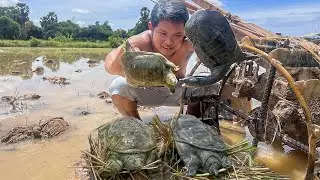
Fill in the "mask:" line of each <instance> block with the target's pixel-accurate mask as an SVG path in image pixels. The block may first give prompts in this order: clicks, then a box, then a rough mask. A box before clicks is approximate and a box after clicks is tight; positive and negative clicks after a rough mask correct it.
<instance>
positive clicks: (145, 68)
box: [120, 41, 179, 89]
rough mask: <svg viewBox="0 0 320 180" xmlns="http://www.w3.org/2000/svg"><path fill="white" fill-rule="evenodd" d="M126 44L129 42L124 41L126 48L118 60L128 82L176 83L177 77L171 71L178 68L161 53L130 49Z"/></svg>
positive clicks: (169, 84) (147, 84)
mask: <svg viewBox="0 0 320 180" xmlns="http://www.w3.org/2000/svg"><path fill="white" fill-rule="evenodd" d="M128 46H130V44H129V43H128V41H126V43H125V47H126V48H125V49H126V50H125V52H124V53H123V54H122V57H121V60H120V64H121V66H122V70H123V72H124V74H125V76H126V79H127V82H128V84H130V85H132V86H135V87H138V86H141V87H147V86H171V87H173V86H175V85H176V83H177V79H176V77H175V75H174V73H173V72H174V71H177V70H179V67H178V66H176V65H174V64H173V63H172V62H170V61H169V60H167V59H166V58H165V57H164V56H163V55H162V54H159V53H153V52H146V51H132V50H131V49H130V48H128ZM169 89H170V88H169Z"/></svg>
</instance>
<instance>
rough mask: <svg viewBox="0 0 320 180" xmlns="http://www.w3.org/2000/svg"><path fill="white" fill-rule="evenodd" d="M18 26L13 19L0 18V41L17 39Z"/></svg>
mask: <svg viewBox="0 0 320 180" xmlns="http://www.w3.org/2000/svg"><path fill="white" fill-rule="evenodd" d="M20 29H21V27H20V24H18V23H17V22H15V21H14V20H13V19H11V18H9V17H6V16H0V38H1V39H17V38H18V37H19V35H20Z"/></svg>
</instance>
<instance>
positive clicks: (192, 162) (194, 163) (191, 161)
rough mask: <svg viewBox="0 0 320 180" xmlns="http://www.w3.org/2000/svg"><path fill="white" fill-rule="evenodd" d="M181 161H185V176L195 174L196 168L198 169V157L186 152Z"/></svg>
mask: <svg viewBox="0 0 320 180" xmlns="http://www.w3.org/2000/svg"><path fill="white" fill-rule="evenodd" d="M183 161H184V163H185V168H186V169H187V176H191V177H192V176H194V175H196V174H197V170H198V169H199V164H198V162H199V161H200V160H199V158H198V157H197V156H196V155H194V154H188V156H187V157H186V158H184V159H183Z"/></svg>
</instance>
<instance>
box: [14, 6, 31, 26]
mask: <svg viewBox="0 0 320 180" xmlns="http://www.w3.org/2000/svg"><path fill="white" fill-rule="evenodd" d="M16 9H18V10H19V21H18V22H19V24H20V25H21V26H24V24H25V23H26V22H27V21H29V12H30V11H29V6H28V5H27V4H25V3H18V4H17V5H16Z"/></svg>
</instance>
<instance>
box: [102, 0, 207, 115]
mask: <svg viewBox="0 0 320 180" xmlns="http://www.w3.org/2000/svg"><path fill="white" fill-rule="evenodd" d="M188 19H189V14H188V11H187V8H186V6H185V4H184V2H183V1H180V0H159V1H158V3H157V4H156V5H155V6H154V8H153V10H152V12H151V22H149V24H148V27H149V30H147V31H144V32H142V33H141V34H138V35H135V36H132V37H130V38H129V39H128V41H129V43H130V44H131V46H132V47H133V48H134V49H135V50H137V51H139V50H140V51H148V52H157V53H161V54H162V55H164V56H165V57H166V58H167V59H168V60H169V61H171V62H173V63H174V64H175V65H177V66H179V67H180V70H179V71H178V72H176V77H177V79H181V78H183V77H185V75H186V66H187V63H188V60H189V58H190V56H191V55H192V53H193V52H194V49H193V47H192V45H191V43H190V42H189V41H187V40H186V36H185V31H184V26H185V23H186V22H187V20H188ZM122 53H123V48H122V46H120V47H118V48H117V49H114V50H113V51H111V52H110V53H109V54H108V55H107V57H106V59H105V69H106V71H107V72H108V73H110V74H113V75H119V76H120V77H118V78H116V79H115V80H114V81H113V82H112V84H111V86H110V89H109V91H110V93H111V95H112V96H111V97H112V102H113V104H114V105H115V107H116V108H117V109H118V111H119V112H120V113H121V114H122V115H123V116H131V117H135V118H138V119H141V118H140V116H139V113H138V111H137V105H145V106H179V97H180V94H181V92H182V87H181V83H180V84H179V83H178V85H177V89H176V92H175V93H174V94H173V95H171V94H170V92H169V90H168V89H167V88H165V87H145V88H134V87H131V86H129V85H128V84H127V82H126V79H125V76H124V73H123V72H122V69H121V65H120V64H119V58H120V55H121V54H122ZM204 92H209V91H205V90H204V89H193V90H192V89H189V88H188V91H187V94H194V95H196V94H203V93H204ZM187 113H188V114H192V115H195V116H199V115H200V109H199V105H198V103H196V104H189V105H188V109H187Z"/></svg>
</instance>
